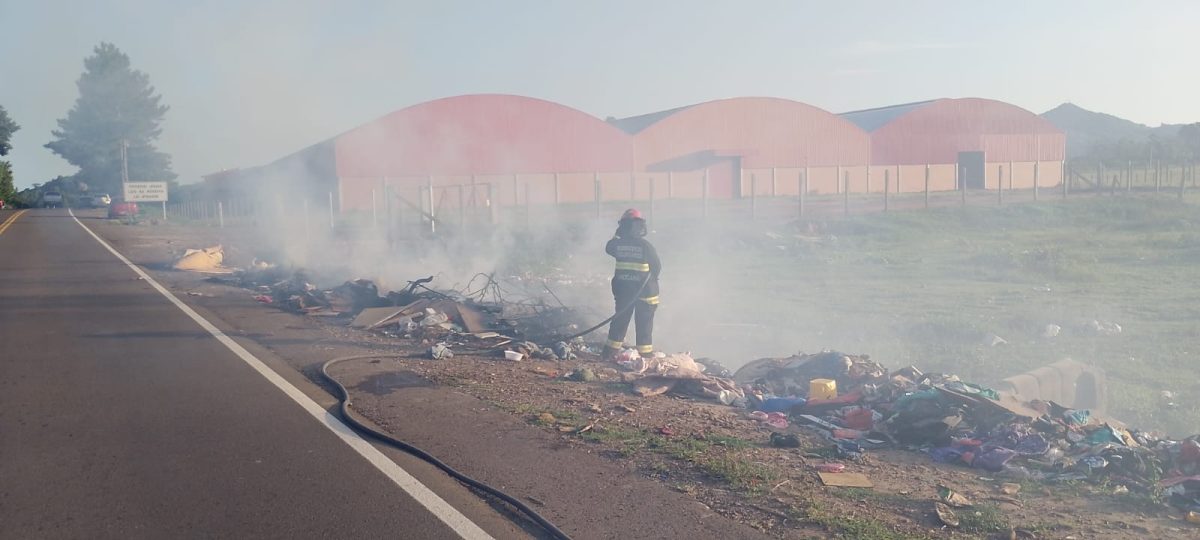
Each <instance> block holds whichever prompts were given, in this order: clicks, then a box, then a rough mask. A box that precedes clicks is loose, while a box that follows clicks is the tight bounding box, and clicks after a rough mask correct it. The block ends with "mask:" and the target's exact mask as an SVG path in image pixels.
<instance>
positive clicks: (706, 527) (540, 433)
mask: <svg viewBox="0 0 1200 540" xmlns="http://www.w3.org/2000/svg"><path fill="white" fill-rule="evenodd" d="M87 223H88V224H89V226H93V227H95V229H96V230H97V232H98V233H100V234H101V235H102V236H104V237H105V238H107V239H109V240H110V241H112V242H113V243H114V246H115V247H116V248H117V249H119V250H121V251H122V252H123V253H125V254H126V255H127V256H130V257H131V258H132V259H133V260H134V261H135V262H138V263H139V264H142V265H144V266H146V267H148V268H150V269H151V270H154V271H155V272H156V274H155V275H156V278H160V279H162V280H163V282H164V284H166V285H168V286H170V287H171V288H172V289H173V290H174V291H175V292H176V294H177V295H179V296H180V298H181V299H183V300H184V301H186V302H189V303H191V304H195V305H199V306H201V307H204V308H205V309H206V310H207V311H208V312H209V313H211V314H213V315H215V316H217V317H219V318H221V319H222V320H223V321H225V322H226V323H228V324H230V325H231V326H233V327H235V328H237V329H238V330H240V334H239V335H238V336H237V337H238V338H239V339H243V340H253V341H254V342H255V343H257V344H259V345H260V346H262V347H265V348H267V349H270V350H272V351H273V352H275V353H277V354H279V355H280V356H281V357H283V358H285V359H287V361H288V363H289V364H290V365H291V366H292V367H293V368H295V369H296V370H298V371H299V372H300V373H303V374H304V375H305V376H307V377H309V378H310V379H312V380H314V381H318V382H319V380H320V379H319V376H318V375H317V370H318V369H319V366H320V364H321V363H322V362H324V361H325V360H328V359H330V358H334V357H339V356H349V355H357V354H383V355H387V356H386V357H384V358H374V359H363V360H356V361H350V362H347V363H344V364H340V365H339V366H338V367H337V368H336V369H335V371H334V373H333V375H334V376H335V377H337V378H338V379H339V380H341V381H342V382H343V383H344V384H345V385H346V386H347V387H348V388H350V390H351V393H352V400H353V404H354V408H355V410H357V411H359V412H361V413H362V414H363V415H365V416H366V417H367V418H369V419H371V420H372V421H374V422H375V423H376V424H378V425H379V426H382V427H384V428H386V429H387V430H389V431H391V432H392V433H394V434H396V435H397V436H399V437H400V438H403V439H405V440H409V441H411V442H413V443H415V444H417V445H418V446H422V447H424V448H426V449H427V450H429V451H430V452H432V453H433V454H435V455H437V456H439V457H441V458H442V459H444V460H446V461H447V462H450V463H451V464H453V465H455V466H457V467H462V468H463V469H464V470H465V471H466V472H468V474H472V475H475V476H477V477H478V478H480V479H482V480H485V481H487V482H489V483H492V484H494V485H496V486H497V487H500V488H501V489H504V490H506V491H509V492H510V493H512V494H514V495H516V496H518V497H520V498H523V499H525V500H527V501H529V502H530V503H532V504H533V505H534V506H535V507H536V508H538V510H539V511H542V512H545V515H546V516H547V517H549V518H550V519H551V520H552V521H555V522H556V523H559V524H560V526H562V527H563V528H564V529H566V530H568V532H570V533H572V534H573V536H577V537H579V538H610V537H617V536H623V537H628V536H630V535H632V536H639V537H679V536H685V535H687V536H696V537H725V538H752V537H756V536H763V537H780V538H828V537H842V538H880V539H888V538H976V537H978V538H1063V539H1066V538H1078V539H1084V538H1106V539H1107V538H1111V539H1127V538H1128V539H1133V538H1193V537H1195V535H1196V534H1197V533H1198V532H1200V529H1197V527H1196V526H1194V525H1191V524H1188V523H1186V522H1184V521H1182V520H1181V517H1180V515H1179V512H1178V511H1176V510H1173V509H1169V508H1166V507H1162V506H1157V505H1153V504H1151V503H1150V502H1149V501H1148V500H1145V499H1143V498H1139V497H1133V496H1129V495H1127V494H1124V495H1123V494H1114V492H1113V488H1111V487H1105V486H1091V485H1086V484H1080V485H1041V484H1038V483H1034V482H1029V481H1018V480H1011V479H1000V478H990V477H984V476H980V474H979V471H976V470H971V469H966V468H961V467H955V466H949V465H940V464H935V463H934V462H932V461H930V460H929V459H928V458H927V457H926V456H923V455H921V454H917V453H913V452H907V451H902V450H885V451H870V452H868V454H867V457H866V459H865V461H864V462H862V463H853V462H844V463H845V464H846V470H847V471H852V472H861V473H863V474H865V475H866V476H867V477H868V478H869V479H870V481H871V482H872V483H873V484H874V487H872V488H869V489H865V488H834V487H826V486H823V485H822V484H821V482H820V481H819V479H818V478H817V476H816V473H815V471H814V470H813V465H814V464H818V463H825V462H827V461H837V460H834V459H829V457H828V456H829V455H830V454H829V452H830V445H829V444H828V443H826V442H825V441H823V440H822V439H820V438H818V437H816V436H815V435H813V434H811V433H809V432H806V431H804V430H803V429H800V428H796V427H791V428H789V430H787V431H789V432H793V433H796V434H797V435H798V436H799V437H800V439H801V441H802V444H801V446H800V447H799V448H791V449H784V448H774V447H771V446H770V444H769V443H768V440H769V437H770V435H771V431H772V429H771V428H768V427H765V426H764V425H762V424H759V423H757V422H755V421H753V420H751V419H749V418H747V416H746V414H745V413H746V411H744V410H740V409H736V408H733V407H727V406H723V405H720V404H719V403H716V402H708V401H701V400H697V399H693V398H687V397H676V396H670V395H666V396H657V397H651V398H641V397H638V396H636V395H634V394H632V393H631V392H630V391H629V387H628V385H627V384H625V383H622V382H620V378H619V373H618V372H617V370H615V369H613V368H612V367H610V366H608V365H605V364H601V363H599V362H598V361H597V360H596V359H594V358H586V357H585V358H583V359H581V360H579V361H569V362H550V361H522V362H510V361H506V360H503V359H502V358H499V357H497V356H495V355H491V354H479V355H476V354H468V353H467V351H461V350H460V351H457V352H456V355H455V356H454V357H453V358H449V359H443V360H429V359H426V358H425V354H424V353H425V351H427V350H428V347H429V345H430V344H431V343H429V342H424V343H422V342H419V341H414V340H403V339H398V338H391V337H384V336H380V335H377V334H373V333H369V332H365V331H360V330H354V329H350V328H348V327H346V326H345V324H346V321H345V320H343V319H333V318H324V317H321V318H318V317H305V316H302V315H296V314H291V313H286V312H282V311H280V310H278V309H276V308H273V307H269V306H264V305H261V304H257V303H256V302H255V301H254V300H253V299H252V292H250V291H247V290H243V289H238V288H234V287H228V286H224V285H216V284H212V283H208V282H205V281H203V279H202V277H201V276H198V275H195V274H187V273H182V272H172V271H167V270H165V268H166V263H167V261H169V260H171V258H172V257H174V256H176V255H178V254H179V253H180V252H182V250H183V249H184V248H186V247H202V246H206V245H209V244H211V243H216V242H218V241H222V242H223V243H224V244H225V245H226V246H227V249H228V252H229V253H230V255H231V259H232V260H231V261H230V262H231V263H232V264H235V265H236V264H245V263H247V262H249V258H250V257H251V255H252V253H253V252H254V251H255V249H256V248H255V246H253V245H252V244H251V243H250V242H247V241H245V240H241V241H239V240H238V239H237V238H234V237H233V235H231V234H230V232H229V231H217V230H214V229H211V228H194V227H180V226H173V225H121V224H116V223H111V222H102V221H88V222H87ZM847 352H869V351H847ZM787 353H790V351H787V352H785V351H781V355H786V354H787ZM585 367H586V368H589V369H590V370H591V371H592V372H593V373H594V374H595V375H596V380H592V381H588V382H582V381H575V380H571V379H570V378H569V377H568V376H569V375H570V374H571V373H573V372H575V371H576V370H577V369H579V368H585ZM1002 482H1015V483H1017V484H1018V485H1019V486H1020V488H1019V492H1017V493H1013V494H1009V495H1006V494H1003V493H1001V491H1000V489H999V485H1000V484H1001V483H1002ZM938 485H946V486H949V487H951V488H953V489H954V490H956V491H957V492H959V493H961V494H963V495H965V496H966V497H968V498H969V499H971V500H972V501H973V502H974V503H975V506H974V507H972V508H964V509H959V510H957V514H958V517H959V519H960V520H961V525H960V527H958V528H950V527H945V526H942V525H941V524H940V522H939V521H938V519H937V517H936V516H935V514H934V512H933V503H934V501H935V500H936V499H937V495H936V490H937V486H938ZM614 520H616V521H614ZM617 523H619V526H618V525H616V524H617Z"/></svg>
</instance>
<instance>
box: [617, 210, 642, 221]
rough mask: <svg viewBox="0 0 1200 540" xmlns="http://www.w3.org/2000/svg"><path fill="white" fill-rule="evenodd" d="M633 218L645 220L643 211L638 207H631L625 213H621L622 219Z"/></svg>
mask: <svg viewBox="0 0 1200 540" xmlns="http://www.w3.org/2000/svg"><path fill="white" fill-rule="evenodd" d="M631 219H641V220H644V219H645V218H643V217H642V212H641V211H640V210H638V209H637V208H630V209H629V210H626V211H625V213H624V214H621V221H629V220H631Z"/></svg>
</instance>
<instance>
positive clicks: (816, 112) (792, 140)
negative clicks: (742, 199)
mask: <svg viewBox="0 0 1200 540" xmlns="http://www.w3.org/2000/svg"><path fill="white" fill-rule="evenodd" d="M869 146H870V137H869V136H868V135H867V133H866V132H864V131H863V130H861V129H859V128H858V127H857V126H855V125H854V124H852V123H851V122H849V121H847V120H845V119H842V118H839V117H838V116H836V115H834V114H831V113H829V112H828V111H825V110H823V109H819V108H817V107H813V106H811V105H807V104H804V103H800V102H798V101H792V100H788V99H779V98H767V97H747V98H732V99H721V100H716V101H710V102H707V103H701V104H698V105H692V106H689V107H686V108H681V109H676V110H673V111H672V114H668V115H663V116H662V117H661V118H660V119H658V120H657V121H656V122H654V123H653V124H650V125H649V126H646V127H644V128H643V129H641V131H639V132H638V133H637V134H636V135H635V136H634V152H635V164H636V165H637V167H638V168H639V169H647V168H654V167H655V164H658V163H663V162H670V161H672V160H675V159H678V158H679V157H680V156H686V155H691V154H696V153H698V152H705V151H716V150H720V151H722V153H724V152H725V151H728V150H729V149H738V150H737V151H738V152H739V155H741V156H742V158H743V161H742V166H743V167H745V168H763V167H803V166H825V165H865V164H866V163H867V160H868V156H869V155H870V149H869Z"/></svg>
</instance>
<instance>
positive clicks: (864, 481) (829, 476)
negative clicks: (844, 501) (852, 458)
mask: <svg viewBox="0 0 1200 540" xmlns="http://www.w3.org/2000/svg"><path fill="white" fill-rule="evenodd" d="M817 477H819V478H820V479H821V483H822V484H825V485H827V486H830V487H856V488H873V487H875V484H872V483H871V479H870V478H867V475H865V474H863V473H852V472H840V473H832V472H818V473H817Z"/></svg>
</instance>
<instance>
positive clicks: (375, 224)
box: [371, 188, 379, 229]
mask: <svg viewBox="0 0 1200 540" xmlns="http://www.w3.org/2000/svg"><path fill="white" fill-rule="evenodd" d="M371 228H372V229H378V228H379V203H378V201H377V197H376V196H375V188H371Z"/></svg>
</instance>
